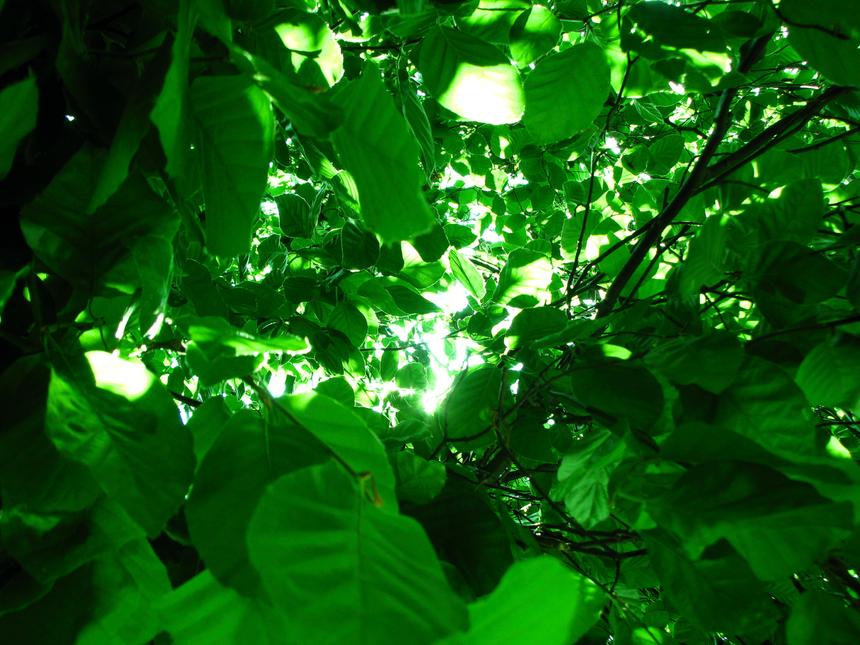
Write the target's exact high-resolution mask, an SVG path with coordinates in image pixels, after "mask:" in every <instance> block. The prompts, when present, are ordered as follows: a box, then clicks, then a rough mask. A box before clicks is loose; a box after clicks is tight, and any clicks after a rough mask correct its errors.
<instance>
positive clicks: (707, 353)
mask: <svg viewBox="0 0 860 645" xmlns="http://www.w3.org/2000/svg"><path fill="white" fill-rule="evenodd" d="M646 361H647V363H648V365H649V366H651V367H653V368H655V369H656V370H658V371H660V372H662V373H663V374H664V375H666V376H667V377H668V378H669V379H671V380H672V381H673V382H675V383H678V384H680V385H690V384H695V385H698V386H699V387H702V388H704V389H706V390H708V391H709V392H714V393H715V394H719V393H720V392H722V391H723V390H725V389H726V388H727V387H729V385H731V384H732V382H734V379H735V375H736V374H737V372H738V369H740V366H741V364H742V363H743V361H744V352H743V348H742V347H741V346H740V344H739V343H738V342H737V340H736V339H735V337H734V336H733V335H732V334H730V333H728V332H726V331H721V332H720V331H718V332H715V333H712V334H709V335H706V336H699V337H696V338H676V339H674V340H670V341H668V342H666V343H662V344H660V345H658V346H657V347H655V348H654V349H653V350H652V351H651V353H650V354H648V356H647V358H646Z"/></svg>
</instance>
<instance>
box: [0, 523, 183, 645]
mask: <svg viewBox="0 0 860 645" xmlns="http://www.w3.org/2000/svg"><path fill="white" fill-rule="evenodd" d="M168 591H170V582H169V581H168V579H167V574H166V571H165V569H164V565H163V564H162V563H161V562H160V560H159V559H158V558H157V557H156V555H155V554H154V553H153V551H152V548H151V547H150V546H149V543H147V542H146V541H145V540H138V541H135V542H131V543H129V544H127V545H126V546H125V547H123V548H122V549H118V550H117V551H116V552H115V553H112V554H110V555H108V556H106V557H104V558H102V559H99V560H97V561H95V562H93V563H92V564H90V565H87V566H84V567H82V568H80V569H78V570H76V571H75V572H74V573H73V574H71V575H70V576H67V577H65V578H63V579H62V580H60V581H58V582H57V584H56V585H54V587H53V588H52V589H51V591H50V592H49V593H48V594H47V595H45V596H43V597H42V598H40V599H39V600H38V601H36V602H35V603H33V604H31V605H29V606H28V607H26V608H25V609H24V610H23V611H20V612H17V613H11V614H5V615H2V616H0V630H2V632H3V635H4V638H8V639H10V640H11V641H12V642H16V643H34V642H37V643H58V644H65V643H69V644H70V645H71V644H72V643H81V644H85V645H98V644H100V643H129V644H130V643H143V642H148V641H149V640H151V639H152V638H154V637H155V635H156V634H157V633H158V629H159V618H158V616H157V614H156V612H155V603H156V602H157V600H158V599H159V598H160V597H161V596H162V595H164V594H166V593H167V592H168Z"/></svg>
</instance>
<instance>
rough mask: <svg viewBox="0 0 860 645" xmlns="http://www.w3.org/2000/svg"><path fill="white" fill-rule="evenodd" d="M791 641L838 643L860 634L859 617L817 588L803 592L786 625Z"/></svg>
mask: <svg viewBox="0 0 860 645" xmlns="http://www.w3.org/2000/svg"><path fill="white" fill-rule="evenodd" d="M785 631H786V637H787V641H788V644H789V645H812V643H821V645H837V643H852V642H854V641H856V640H857V639H858V638H860V618H858V616H857V614H856V613H855V612H853V611H846V610H845V606H844V604H843V603H842V602H840V601H839V600H838V599H837V598H835V597H833V596H831V595H829V594H827V593H824V592H822V591H818V590H811V591H808V592H807V593H804V594H803V595H801V596H800V598H799V599H798V601H797V603H796V604H795V605H794V607H792V610H791V616H790V617H789V619H788V622H787V623H786V626H785Z"/></svg>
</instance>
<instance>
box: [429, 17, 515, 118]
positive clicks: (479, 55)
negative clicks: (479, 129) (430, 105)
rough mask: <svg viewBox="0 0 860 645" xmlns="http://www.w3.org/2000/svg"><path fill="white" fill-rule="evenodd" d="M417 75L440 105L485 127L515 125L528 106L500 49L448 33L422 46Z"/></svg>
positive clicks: (443, 30)
mask: <svg viewBox="0 0 860 645" xmlns="http://www.w3.org/2000/svg"><path fill="white" fill-rule="evenodd" d="M418 69H419V70H420V71H421V74H422V76H423V77H424V83H425V85H426V86H427V88H428V89H429V90H430V92H431V94H432V95H433V96H434V97H435V98H436V100H437V101H439V103H440V104H441V105H442V106H444V107H446V108H447V109H449V110H451V111H452V112H454V113H455V114H457V115H458V116H461V117H463V118H464V119H467V120H469V121H479V122H481V123H494V124H499V123H516V122H517V121H519V120H520V117H522V115H523V110H524V108H525V101H524V97H523V88H522V84H521V82H520V77H519V73H518V72H517V70H516V68H514V67H513V66H512V65H511V63H510V61H509V60H508V59H507V57H506V56H505V55H504V54H503V53H502V52H501V51H500V50H498V49H496V48H495V47H493V46H492V45H489V44H487V43H485V42H483V41H482V40H479V39H478V38H475V37H473V36H469V35H467V34H464V33H462V32H459V31H456V30H454V29H451V28H449V27H439V28H437V29H435V30H434V31H432V32H430V33H429V34H428V35H427V36H425V38H424V40H423V42H422V43H421V51H420V54H419V60H418Z"/></svg>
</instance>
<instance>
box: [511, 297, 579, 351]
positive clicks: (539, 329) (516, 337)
mask: <svg viewBox="0 0 860 645" xmlns="http://www.w3.org/2000/svg"><path fill="white" fill-rule="evenodd" d="M565 327H567V316H565V315H564V313H562V311H561V310H559V309H556V308H554V307H535V308H534V309H523V310H522V311H521V312H520V313H518V314H517V315H516V317H515V318H514V319H513V320H512V321H511V326H510V327H509V328H508V331H507V334H505V345H507V347H508V349H516V348H517V347H524V346H525V347H529V346H531V347H536V346H539V345H540V340H541V339H542V338H545V337H546V336H551V335H553V334H557V333H558V332H560V331H562V330H563V329H564V328H565Z"/></svg>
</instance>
